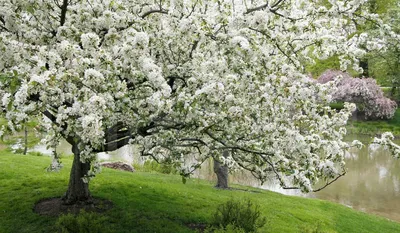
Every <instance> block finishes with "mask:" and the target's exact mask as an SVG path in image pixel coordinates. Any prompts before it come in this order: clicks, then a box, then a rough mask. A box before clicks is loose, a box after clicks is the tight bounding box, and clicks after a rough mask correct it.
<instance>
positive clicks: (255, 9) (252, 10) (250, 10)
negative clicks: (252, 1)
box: [244, 2, 268, 14]
mask: <svg viewBox="0 0 400 233" xmlns="http://www.w3.org/2000/svg"><path fill="white" fill-rule="evenodd" d="M267 7H268V2H267V3H265V4H263V5H261V6H258V7H254V8H250V9H248V10H247V11H246V12H245V13H244V14H250V13H252V12H254V11H259V10H263V9H265V8H267Z"/></svg>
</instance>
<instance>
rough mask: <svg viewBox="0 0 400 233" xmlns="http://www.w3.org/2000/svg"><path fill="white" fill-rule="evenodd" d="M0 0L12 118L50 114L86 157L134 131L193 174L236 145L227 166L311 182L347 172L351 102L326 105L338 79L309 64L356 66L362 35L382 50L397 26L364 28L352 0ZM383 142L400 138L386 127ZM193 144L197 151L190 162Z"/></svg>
mask: <svg viewBox="0 0 400 233" xmlns="http://www.w3.org/2000/svg"><path fill="white" fill-rule="evenodd" d="M3 2H4V3H3ZM3 2H2V4H0V5H1V6H0V7H1V11H0V12H1V13H0V14H1V15H2V16H4V17H2V18H4V23H3V22H0V26H1V27H0V51H1V54H2V56H0V75H2V74H6V75H7V77H8V76H10V77H11V76H12V78H9V79H6V81H5V83H0V85H1V87H2V90H1V91H0V99H1V103H2V106H3V108H4V109H5V111H6V112H7V113H6V117H7V118H8V119H9V120H10V122H15V123H17V125H18V123H19V122H23V121H26V120H27V119H28V118H29V117H37V116H38V115H42V113H45V115H46V117H49V119H50V121H51V124H52V126H51V130H52V131H54V133H51V136H52V137H56V136H60V135H61V136H63V137H64V138H66V139H68V140H69V141H70V142H71V143H72V144H79V149H80V151H81V154H80V159H81V161H82V162H88V161H93V160H94V158H95V156H94V152H95V151H102V150H103V151H104V150H106V149H107V148H113V149H116V148H118V147H120V146H121V145H120V144H126V143H128V142H130V143H131V142H135V143H139V144H140V145H141V146H142V147H143V150H142V153H143V154H144V155H148V156H154V158H156V159H162V161H168V162H171V163H176V164H177V166H178V165H179V164H181V167H182V168H183V170H184V172H188V173H190V172H191V171H192V170H193V169H196V168H197V167H198V166H200V164H201V163H202V162H204V160H205V159H207V158H209V157H211V156H213V157H218V155H219V154H221V152H223V151H228V152H229V154H230V155H229V157H227V158H226V164H229V165H230V166H234V167H240V168H242V169H247V170H249V171H251V172H252V173H253V175H255V176H256V177H258V178H259V179H260V180H262V181H265V180H266V179H267V177H270V176H271V174H272V175H273V176H275V177H276V178H277V179H278V180H279V181H280V183H281V184H282V185H283V186H285V187H290V186H291V185H293V186H295V187H294V188H299V189H302V190H303V191H305V192H309V191H312V190H313V189H314V188H315V184H317V183H318V181H319V180H324V179H328V180H332V179H335V177H338V176H340V175H341V174H342V173H343V172H345V168H344V155H345V151H346V150H348V148H349V145H348V144H347V143H345V142H343V137H344V135H345V134H346V130H345V124H346V122H347V119H348V117H349V116H350V115H351V112H352V110H354V105H346V106H345V108H344V109H343V110H342V111H340V112H336V111H335V110H332V109H330V108H329V107H328V106H327V105H328V104H329V102H330V101H331V99H332V95H331V94H330V93H329V90H330V89H331V88H332V87H333V86H332V84H326V85H323V84H319V83H315V82H313V81H311V80H310V79H309V78H308V77H307V75H306V74H304V73H303V71H304V70H305V69H304V65H305V62H307V63H312V61H313V60H314V59H315V58H321V59H322V58H323V59H325V58H329V57H332V56H337V57H339V58H340V61H341V64H342V65H343V67H345V66H349V65H352V64H354V63H356V57H358V56H360V55H362V54H363V53H364V49H363V48H365V47H364V45H368V46H366V47H368V48H371V49H379V48H380V47H381V44H382V46H383V44H384V43H385V42H386V41H387V40H385V38H384V36H393V37H397V36H398V35H397V34H396V33H395V34H393V33H389V32H388V30H389V29H388V28H385V29H382V30H383V31H384V32H382V33H379V32H378V33H376V35H378V36H377V38H376V39H374V40H371V37H372V36H370V35H369V36H368V37H367V36H365V35H363V34H361V35H358V32H357V30H356V29H357V27H356V26H357V23H359V22H363V21H364V20H365V19H369V20H378V19H377V17H376V16H375V15H371V14H368V12H366V11H364V6H363V5H362V3H363V1H357V0H352V1H346V0H335V1H333V0H332V1H330V3H331V4H329V6H326V5H322V4H320V3H319V2H316V1H311V0H299V1H285V3H284V4H280V5H279V7H276V9H275V8H274V9H271V8H270V7H271V6H266V7H260V6H261V5H263V4H265V1H245V3H244V2H243V1H236V0H235V1H234V3H235V4H234V6H233V5H232V4H231V1H222V2H221V1H205V2H204V3H203V4H197V1H192V0H188V1H183V2H178V1H161V2H157V3H152V2H148V1H142V0H133V1H125V0H118V1H108V0H107V1H101V0H93V1H90V4H88V3H87V2H84V1H67V3H68V4H69V5H68V7H67V13H66V14H64V12H62V11H61V10H60V8H59V7H58V6H57V1H36V2H35V10H34V11H32V10H31V9H30V8H28V6H31V4H32V2H31V1H28V0H21V1H19V3H20V4H18V7H17V5H16V3H15V1H12V0H4V1H3ZM28 3H29V4H28ZM349 19H352V20H349ZM379 30H380V29H379ZM21 35H23V36H21ZM382 35H384V36H382ZM370 40H371V41H373V42H371V43H369V42H368V41H370ZM355 68H357V67H355ZM2 80H3V79H2ZM3 87H4V88H3ZM10 103H12V106H11V108H7V107H8V105H10ZM46 124H47V123H46ZM10 128H11V129H12V128H14V125H13V124H12V123H10ZM129 133H131V134H132V135H128V134H129ZM117 142H118V143H117ZM379 142H380V143H381V144H385V145H388V146H389V147H392V148H394V149H395V151H396V149H397V147H395V146H394V145H392V144H390V143H389V141H388V139H387V137H385V139H382V141H379ZM354 145H359V143H356V144H354ZM188 155H194V156H195V157H196V158H197V161H194V162H193V161H192V162H191V163H190V165H187V166H186V165H183V164H182V163H184V161H187V160H186V159H185V157H186V156H188ZM95 170H96V169H95V168H92V172H94V171H95ZM92 175H94V174H93V173H90V174H88V176H87V177H86V178H85V180H86V181H88V179H89V178H90V177H92Z"/></svg>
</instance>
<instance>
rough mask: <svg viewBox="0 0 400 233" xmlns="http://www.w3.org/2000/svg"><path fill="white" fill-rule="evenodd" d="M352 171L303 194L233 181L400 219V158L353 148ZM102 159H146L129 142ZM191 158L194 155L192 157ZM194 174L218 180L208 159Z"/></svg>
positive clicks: (243, 175) (239, 177)
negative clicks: (318, 188)
mask: <svg viewBox="0 0 400 233" xmlns="http://www.w3.org/2000/svg"><path fill="white" fill-rule="evenodd" d="M356 138H357V139H358V140H360V141H363V142H364V143H367V142H368V141H370V138H369V137H365V136H359V135H357V136H356V137H355V136H353V137H349V138H348V140H349V141H351V140H353V139H356ZM34 150H36V151H40V152H42V153H45V154H51V153H50V151H49V150H46V149H45V147H43V146H39V145H38V146H37V147H35V149H34ZM57 151H58V152H62V153H64V154H71V146H70V145H69V144H68V143H66V142H62V143H61V145H60V146H59V147H58V148H57ZM345 158H346V164H347V168H348V172H347V174H346V175H345V176H344V177H341V178H340V179H339V180H338V181H336V182H334V183H333V184H331V185H330V186H328V187H326V188H325V189H324V190H322V191H320V192H317V193H311V194H302V193H300V192H299V191H297V190H283V189H282V188H280V187H279V184H278V183H277V182H276V180H274V179H273V178H272V177H271V179H270V180H269V181H268V182H267V183H265V184H264V185H261V184H260V182H259V181H257V180H256V179H254V178H253V176H252V175H251V174H249V173H247V172H244V171H237V172H234V174H233V175H231V176H230V182H231V183H237V184H242V185H246V186H253V187H259V188H263V189H268V190H271V191H275V192H280V193H284V194H287V195H296V196H306V197H310V198H319V199H324V200H330V201H334V202H337V203H341V204H343V205H346V206H350V207H352V208H354V209H358V210H362V211H365V212H369V213H374V214H378V215H381V216H384V217H387V218H390V219H393V220H396V221H400V201H399V197H400V161H399V160H396V159H393V158H392V157H391V156H390V154H389V153H388V152H386V151H384V150H382V149H376V148H370V147H368V146H366V147H363V148H362V149H361V150H357V149H353V150H351V151H349V153H347V154H346V157H345ZM98 159H99V160H120V161H125V162H128V163H137V164H142V163H143V162H144V160H145V159H143V158H140V156H139V155H138V151H137V149H136V147H135V146H126V147H123V148H121V149H119V150H118V151H113V152H109V153H101V154H99V155H98ZM189 160H190V159H189ZM194 177H196V178H201V179H207V180H213V181H214V180H216V177H215V175H214V172H213V168H212V162H211V161H206V162H205V163H204V164H203V166H202V167H201V169H200V170H198V171H196V173H195V174H194Z"/></svg>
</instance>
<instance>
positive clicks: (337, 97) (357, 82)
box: [318, 70, 397, 119]
mask: <svg viewBox="0 0 400 233" xmlns="http://www.w3.org/2000/svg"><path fill="white" fill-rule="evenodd" d="M336 78H338V79H339V81H337V82H336V87H337V88H336V89H333V91H332V93H331V94H332V100H333V101H337V102H351V103H355V104H356V105H357V110H358V111H361V112H363V113H364V114H365V118H367V119H377V118H380V119H389V118H392V117H393V116H394V113H395V111H396V109H397V104H396V102H395V101H393V100H391V99H389V98H386V97H385V96H384V94H383V91H382V90H381V88H380V87H379V86H378V84H377V83H376V80H375V79H372V78H353V77H351V76H350V75H349V74H348V73H345V72H341V71H336V70H327V71H326V72H324V73H323V74H322V75H321V76H320V77H319V78H318V82H319V83H327V82H330V81H334V80H335V79H336Z"/></svg>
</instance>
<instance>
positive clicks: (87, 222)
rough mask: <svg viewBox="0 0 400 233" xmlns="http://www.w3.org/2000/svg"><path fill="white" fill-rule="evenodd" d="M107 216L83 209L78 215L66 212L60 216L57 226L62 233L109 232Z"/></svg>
mask: <svg viewBox="0 0 400 233" xmlns="http://www.w3.org/2000/svg"><path fill="white" fill-rule="evenodd" d="M106 219H107V218H106V217H104V216H102V215H100V214H98V213H93V212H85V211H84V210H82V211H81V212H80V213H79V214H78V215H73V214H66V215H62V216H60V217H59V218H58V220H57V222H56V227H57V230H58V232H61V233H108V232H111V231H110V230H109V228H108V227H107V226H105V221H106Z"/></svg>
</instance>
